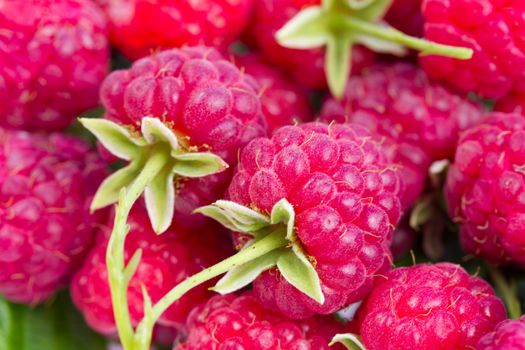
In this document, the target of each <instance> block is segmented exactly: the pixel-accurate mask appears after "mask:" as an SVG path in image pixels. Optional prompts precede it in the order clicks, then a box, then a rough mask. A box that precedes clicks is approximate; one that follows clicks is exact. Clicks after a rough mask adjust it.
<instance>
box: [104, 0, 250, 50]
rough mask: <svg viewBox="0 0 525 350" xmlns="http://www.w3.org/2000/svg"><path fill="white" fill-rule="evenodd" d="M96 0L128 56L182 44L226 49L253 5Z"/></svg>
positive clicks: (223, 0) (220, 0)
mask: <svg viewBox="0 0 525 350" xmlns="http://www.w3.org/2000/svg"><path fill="white" fill-rule="evenodd" d="M97 2H98V3H99V4H100V5H101V7H102V8H103V9H104V10H105V12H106V15H107V17H108V21H109V26H110V39H111V42H112V43H113V45H115V46H116V47H117V48H118V49H119V50H121V51H122V52H123V53H124V54H125V55H126V56H127V57H129V58H131V59H138V58H140V57H144V56H146V55H149V54H150V53H151V52H153V51H155V50H159V49H167V48H173V47H182V46H184V45H189V46H193V45H207V46H213V47H216V48H219V49H225V48H226V47H227V46H228V45H229V44H230V43H232V42H233V41H234V40H235V39H237V37H238V36H239V35H240V34H241V32H242V31H243V30H244V28H245V27H246V25H247V24H248V20H249V18H250V15H251V12H252V5H253V0H233V1H232V0H205V1H179V0H155V1H151V0H97ZM167 28H169V30H167Z"/></svg>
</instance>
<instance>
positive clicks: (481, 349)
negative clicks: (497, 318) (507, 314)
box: [476, 316, 525, 350]
mask: <svg viewBox="0 0 525 350" xmlns="http://www.w3.org/2000/svg"><path fill="white" fill-rule="evenodd" d="M523 349H525V316H522V317H521V318H520V319H519V320H505V321H503V322H501V323H500V324H499V325H498V326H497V327H496V329H494V331H493V332H491V333H489V334H487V335H485V336H484V337H483V338H481V340H480V341H479V343H478V346H477V347H476V350H523Z"/></svg>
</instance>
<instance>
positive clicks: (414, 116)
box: [321, 63, 485, 207]
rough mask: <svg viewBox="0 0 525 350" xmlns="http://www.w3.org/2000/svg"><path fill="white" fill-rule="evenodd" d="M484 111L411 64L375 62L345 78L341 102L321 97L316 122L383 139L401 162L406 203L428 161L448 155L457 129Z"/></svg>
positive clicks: (423, 177) (415, 194)
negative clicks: (351, 126) (357, 128)
mask: <svg viewBox="0 0 525 350" xmlns="http://www.w3.org/2000/svg"><path fill="white" fill-rule="evenodd" d="M484 114H485V113H484V111H483V109H482V108H481V106H479V105H476V104H474V103H472V102H469V101H468V100H466V99H464V98H461V97H460V96H458V95H456V94H454V93H452V92H451V91H449V90H447V89H446V88H443V87H442V86H440V85H438V84H435V83H433V82H431V81H429V79H428V78H427V76H426V75H425V73H424V72H423V71H422V70H420V69H418V68H416V67H415V66H413V65H410V64H406V63H397V64H393V65H375V66H373V67H370V68H367V69H365V70H364V71H363V72H362V73H361V74H360V75H359V76H354V77H352V78H350V80H349V83H348V85H347V89H346V90H345V94H344V97H343V99H342V100H341V101H337V100H336V99H335V98H330V99H328V100H327V101H325V103H324V105H323V108H322V111H321V120H323V121H326V122H331V121H336V122H341V123H342V122H347V123H348V122H350V123H357V124H360V125H363V126H365V127H366V128H368V129H369V130H371V131H372V132H373V133H374V134H377V135H378V136H379V137H380V138H382V141H381V142H382V143H383V145H384V148H385V151H386V152H387V153H388V154H389V155H390V157H391V159H392V160H393V161H394V162H395V163H397V164H399V165H400V166H401V168H400V172H401V174H402V176H401V178H402V179H403V180H404V185H405V189H404V192H403V196H402V202H403V204H404V206H405V207H407V206H410V205H411V204H412V203H413V202H414V200H415V199H416V198H417V197H418V196H419V195H420V194H421V192H422V191H423V188H424V185H425V181H426V176H427V171H428V167H429V166H430V164H431V162H432V161H436V160H441V159H446V158H452V157H453V156H454V152H455V148H456V144H457V140H458V137H459V133H460V131H461V130H465V129H466V128H468V127H470V126H472V125H476V124H478V123H480V122H481V121H482V120H483V117H484Z"/></svg>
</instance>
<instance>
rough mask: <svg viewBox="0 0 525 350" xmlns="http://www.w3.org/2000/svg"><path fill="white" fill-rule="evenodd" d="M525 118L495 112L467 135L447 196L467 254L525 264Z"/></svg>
mask: <svg viewBox="0 0 525 350" xmlns="http://www.w3.org/2000/svg"><path fill="white" fill-rule="evenodd" d="M523 140H525V117H523V116H521V115H518V114H502V113H495V114H493V115H492V116H491V117H490V118H489V119H488V120H487V121H486V122H485V123H484V124H481V125H479V126H477V127H474V128H472V129H470V130H468V131H467V132H465V133H464V134H463V135H462V137H461V140H460V141H459V145H458V149H457V152H456V158H455V161H454V164H453V165H452V166H451V167H450V170H449V172H448V178H447V184H446V188H445V196H446V199H447V201H448V206H449V212H450V215H451V217H452V218H453V219H454V220H455V221H456V222H458V223H459V224H460V228H461V231H460V234H461V235H460V237H461V242H462V244H463V247H464V248H465V250H467V251H468V252H470V253H474V254H476V255H479V256H481V257H483V258H485V259H487V260H489V261H491V262H493V263H499V264H503V263H508V262H510V261H511V260H512V261H514V262H516V263H518V264H520V265H521V266H525V257H524V254H523V252H524V251H525V236H524V235H523V230H524V228H525V192H524V191H525V175H524V174H523V170H522V166H523V164H524V161H525V145H524V142H523Z"/></svg>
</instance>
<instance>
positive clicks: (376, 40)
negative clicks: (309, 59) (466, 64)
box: [276, 0, 473, 98]
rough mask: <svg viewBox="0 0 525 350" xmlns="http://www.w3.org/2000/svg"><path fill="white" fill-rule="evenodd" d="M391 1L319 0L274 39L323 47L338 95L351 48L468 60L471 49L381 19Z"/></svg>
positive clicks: (333, 89) (332, 87)
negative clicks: (418, 35) (413, 33)
mask: <svg viewBox="0 0 525 350" xmlns="http://www.w3.org/2000/svg"><path fill="white" fill-rule="evenodd" d="M391 4H392V0H322V2H321V5H319V6H309V7H306V8H305V9H303V10H302V11H300V12H299V13H298V14H297V15H296V16H295V17H293V18H292V19H291V20H290V21H289V22H288V23H286V25H285V26H284V27H283V28H281V29H280V30H279V31H278V32H277V34H276V39H277V41H278V42H279V44H280V45H282V46H284V47H288V48H293V49H313V48H320V47H325V48H326V57H325V72H326V77H327V80H328V85H329V87H330V91H331V92H332V94H333V95H334V96H335V97H337V98H341V97H342V95H343V92H344V88H345V86H346V82H347V80H348V75H349V74H350V70H351V67H350V62H351V59H350V58H351V55H352V47H353V46H354V45H356V44H361V45H364V46H366V47H368V48H369V49H371V50H372V51H375V52H379V53H391V54H395V55H404V54H405V53H406V50H405V49H404V47H409V48H413V49H416V50H419V51H421V54H424V55H430V54H433V55H442V56H449V57H453V58H458V59H470V58H471V57H472V54H473V51H472V50H471V49H468V48H460V47H454V46H448V45H441V44H436V43H433V42H429V41H426V40H422V39H418V38H414V37H411V36H409V35H406V34H404V33H402V32H400V31H399V30H397V29H394V28H392V27H389V26H388V25H387V24H386V23H385V22H383V21H382V19H383V17H384V16H385V14H386V12H387V11H388V9H389V8H390V5H391Z"/></svg>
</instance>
